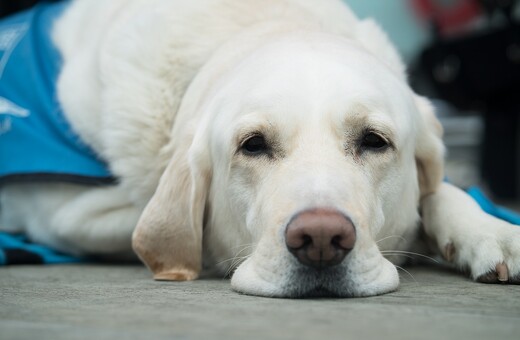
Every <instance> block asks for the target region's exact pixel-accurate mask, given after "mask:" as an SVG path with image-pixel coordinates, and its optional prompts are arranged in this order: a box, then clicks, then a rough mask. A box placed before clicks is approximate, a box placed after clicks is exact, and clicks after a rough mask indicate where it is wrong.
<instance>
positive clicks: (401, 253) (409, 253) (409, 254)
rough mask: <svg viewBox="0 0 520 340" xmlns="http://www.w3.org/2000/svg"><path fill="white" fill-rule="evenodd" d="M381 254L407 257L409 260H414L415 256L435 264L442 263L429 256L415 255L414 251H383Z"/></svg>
mask: <svg viewBox="0 0 520 340" xmlns="http://www.w3.org/2000/svg"><path fill="white" fill-rule="evenodd" d="M381 254H383V255H393V256H405V257H409V258H414V256H419V257H422V258H425V259H428V260H431V261H433V262H435V263H440V262H439V261H437V260H436V259H434V258H433V257H431V256H427V255H424V254H419V253H414V252H412V251H404V250H381ZM412 255H413V256H412Z"/></svg>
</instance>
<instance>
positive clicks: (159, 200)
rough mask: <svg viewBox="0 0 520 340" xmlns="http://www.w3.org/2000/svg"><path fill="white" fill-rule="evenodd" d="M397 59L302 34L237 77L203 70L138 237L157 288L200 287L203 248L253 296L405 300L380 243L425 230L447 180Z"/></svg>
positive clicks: (265, 50)
mask: <svg viewBox="0 0 520 340" xmlns="http://www.w3.org/2000/svg"><path fill="white" fill-rule="evenodd" d="M379 39H383V40H382V44H388V43H387V42H386V40H385V39H384V37H382V38H381V37H379ZM373 40H374V39H371V41H373ZM378 48H379V49H381V51H383V52H384V51H386V50H389V49H390V50H389V51H390V52H388V51H387V52H386V53H395V52H394V51H393V50H392V49H391V48H390V47H388V46H387V47H385V48H381V47H380V46H378ZM386 57H388V56H385V55H380V56H379V55H376V54H375V51H374V49H372V48H370V47H369V46H365V45H363V44H362V43H358V42H355V41H353V40H352V39H345V38H341V37H336V36H332V35H327V34H321V33H320V34H309V33H305V34H304V33H293V34H289V35H287V36H286V37H284V38H280V39H277V40H273V41H270V42H269V43H266V44H264V45H262V46H261V47H259V48H256V49H255V50H254V52H250V53H247V56H246V57H243V58H241V60H240V62H234V63H233V65H231V66H229V65H228V66H227V67H226V68H224V69H225V71H219V72H216V71H215V66H214V65H215V64H218V61H217V62H214V63H213V64H214V65H213V66H208V67H207V68H208V69H206V70H202V71H201V74H199V77H198V79H196V80H195V81H194V82H193V84H192V85H191V87H190V89H189V91H188V93H187V94H186V98H185V101H184V103H183V106H182V107H181V112H180V114H181V116H180V117H179V119H178V121H177V122H176V127H175V129H174V132H173V134H174V135H173V140H172V153H173V157H172V159H171V162H170V164H169V165H168V167H167V169H166V170H165V172H164V174H163V176H162V178H161V181H160V184H159V186H158V188H157V191H156V193H155V195H154V197H153V198H152V199H151V201H150V202H149V204H148V206H147V208H146V209H145V211H144V213H143V215H142V217H141V220H140V222H139V225H138V227H137V229H136V231H135V233H134V249H135V250H136V252H137V253H138V254H139V256H140V257H141V258H142V259H143V261H144V262H145V263H146V264H147V265H148V266H149V267H150V268H151V270H152V271H153V272H154V273H155V277H156V278H157V279H166V280H185V279H193V278H195V277H197V275H198V273H199V271H200V270H201V265H202V253H203V249H204V255H205V256H204V258H205V262H206V263H207V264H208V265H211V266H215V267H217V268H219V269H220V270H221V271H222V272H232V271H233V270H234V273H233V276H232V280H231V283H232V286H233V288H234V289H235V290H237V291H240V292H243V293H247V294H255V295H264V296H291V297H297V296H307V295H313V294H323V293H325V294H332V295H336V296H365V295H374V294H381V293H384V292H388V291H391V290H394V289H395V288H396V287H397V284H398V275H397V271H396V269H395V266H394V265H393V264H392V263H390V262H389V261H388V260H387V259H385V257H384V256H383V255H382V253H381V251H380V247H379V246H380V244H378V241H380V240H382V239H383V238H386V237H387V236H401V235H403V234H404V233H405V232H406V231H407V230H409V229H411V228H412V226H414V225H416V224H417V223H418V219H419V216H418V213H417V206H418V202H419V198H420V196H421V194H423V195H424V194H426V193H429V192H431V191H432V190H434V189H435V187H436V186H437V185H438V183H439V182H440V181H441V178H442V143H441V141H440V138H439V135H440V129H439V126H438V123H437V122H436V120H435V118H434V116H433V113H432V111H431V109H430V107H429V106H428V104H427V102H426V101H425V100H423V99H421V98H419V97H417V96H416V95H415V94H414V93H413V92H412V91H411V90H410V88H409V87H408V86H407V84H406V81H405V77H404V75H403V72H402V70H401V64H400V62H399V61H398V60H393V59H395V58H394V55H392V56H390V57H389V59H390V62H388V61H387V59H388V58H386ZM217 59H218V57H217ZM383 60H385V61H383ZM210 74H211V76H210ZM394 240H397V241H400V238H398V237H396V238H395V239H394ZM387 242H388V241H387ZM388 244H390V245H391V246H395V247H397V242H393V243H392V242H390V243H388ZM203 245H204V246H203ZM235 268H236V270H235Z"/></svg>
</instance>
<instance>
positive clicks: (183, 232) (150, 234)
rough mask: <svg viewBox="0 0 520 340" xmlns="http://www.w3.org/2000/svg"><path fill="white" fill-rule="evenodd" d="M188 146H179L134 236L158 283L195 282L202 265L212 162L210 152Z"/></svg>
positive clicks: (142, 257) (133, 244)
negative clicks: (165, 281) (205, 213)
mask: <svg viewBox="0 0 520 340" xmlns="http://www.w3.org/2000/svg"><path fill="white" fill-rule="evenodd" d="M190 140H191V138H190ZM183 144H186V145H181V146H176V147H175V150H174V152H173V156H172V158H171V160H170V162H169V164H168V166H167V167H166V170H165V171H164V173H163V174H162V176H161V179H160V181H159V185H158V187H157V190H156V192H155V194H154V195H153V197H152V199H151V200H150V201H149V202H148V205H147V206H146V208H145V209H144V211H143V213H142V215H141V218H140V220H139V222H138V224H137V227H136V229H135V231H134V233H133V237H132V246H133V248H134V251H135V252H136V253H137V255H138V256H139V257H140V258H141V260H142V261H143V262H144V263H145V264H146V265H147V266H148V268H150V270H151V271H152V272H153V274H154V279H156V280H171V281H184V280H194V279H196V278H197V277H198V275H199V273H200V270H201V266H202V229H203V218H204V207H205V203H206V196H207V189H208V186H209V181H210V170H209V165H208V164H207V163H208V162H209V160H207V159H205V157H206V155H205V154H204V152H207V151H205V150H203V151H202V152H203V153H202V154H201V153H200V151H198V150H194V149H195V148H194V147H193V145H192V146H191V147H190V144H191V143H186V142H184V143H183Z"/></svg>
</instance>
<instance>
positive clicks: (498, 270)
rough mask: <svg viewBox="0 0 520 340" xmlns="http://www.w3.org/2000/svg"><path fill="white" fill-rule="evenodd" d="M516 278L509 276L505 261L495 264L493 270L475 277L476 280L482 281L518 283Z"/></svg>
mask: <svg viewBox="0 0 520 340" xmlns="http://www.w3.org/2000/svg"><path fill="white" fill-rule="evenodd" d="M519 279H520V277H518V278H516V277H515V278H511V279H510V278H509V269H508V268H507V265H506V264H505V263H503V262H502V263H499V264H497V265H496V266H495V270H493V271H490V272H488V273H486V274H483V275H480V276H479V277H478V278H477V281H478V282H482V283H519Z"/></svg>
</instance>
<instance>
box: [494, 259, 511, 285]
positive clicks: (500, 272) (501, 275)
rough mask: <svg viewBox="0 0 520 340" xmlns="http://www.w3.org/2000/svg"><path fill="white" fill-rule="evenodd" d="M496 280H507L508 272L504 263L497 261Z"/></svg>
mask: <svg viewBox="0 0 520 340" xmlns="http://www.w3.org/2000/svg"><path fill="white" fill-rule="evenodd" d="M496 272H497V276H498V281H500V282H507V281H508V280H509V272H508V269H507V266H506V264H505V263H499V264H497V266H496Z"/></svg>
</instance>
